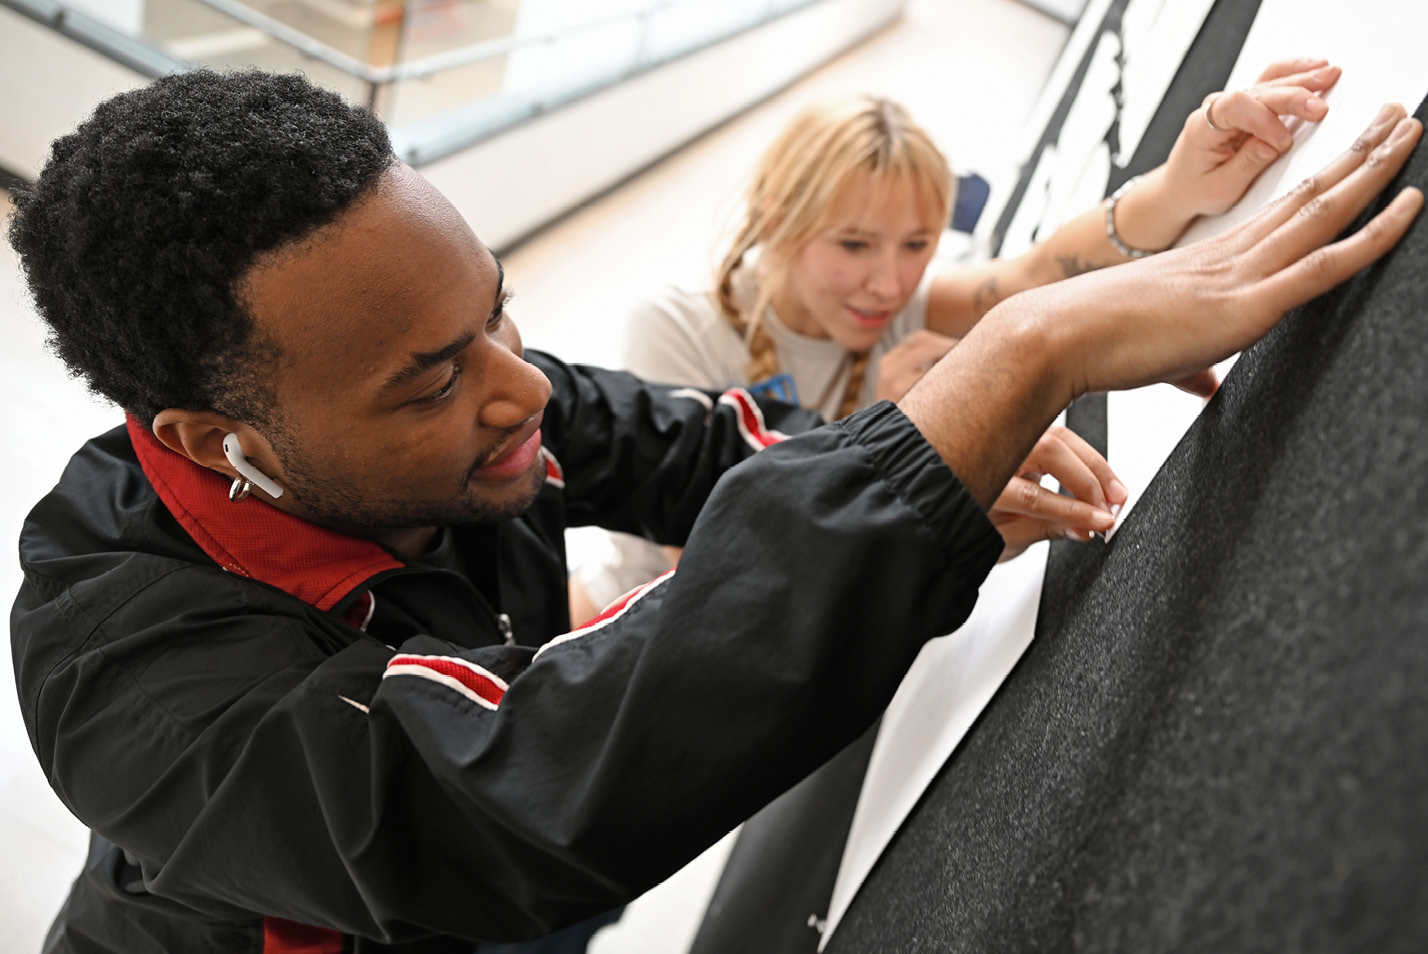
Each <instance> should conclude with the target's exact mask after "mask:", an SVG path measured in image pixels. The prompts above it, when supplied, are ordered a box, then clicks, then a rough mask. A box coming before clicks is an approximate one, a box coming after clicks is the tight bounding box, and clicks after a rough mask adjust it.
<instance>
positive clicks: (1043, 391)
mask: <svg viewBox="0 0 1428 954" xmlns="http://www.w3.org/2000/svg"><path fill="white" fill-rule="evenodd" d="M1422 132H1423V126H1422V124H1421V123H1419V122H1418V121H1417V120H1414V119H1408V118H1405V110H1404V109H1403V107H1402V106H1401V105H1396V104H1394V105H1389V106H1385V107H1384V109H1383V110H1382V112H1380V114H1379V115H1378V116H1377V117H1375V119H1374V120H1373V122H1372V123H1370V125H1369V128H1368V129H1366V130H1365V131H1364V132H1363V134H1362V135H1360V136H1359V137H1358V139H1356V140H1355V141H1354V143H1353V145H1352V146H1350V147H1349V149H1348V151H1347V152H1345V153H1343V154H1342V155H1340V156H1339V157H1338V158H1336V159H1335V160H1334V161H1332V162H1330V163H1329V164H1328V165H1327V166H1325V167H1324V168H1323V169H1321V170H1320V171H1319V172H1318V173H1317V174H1315V175H1313V176H1310V177H1309V178H1307V179H1305V180H1304V181H1303V182H1301V183H1300V184H1299V185H1298V186H1297V187H1295V188H1294V189H1293V190H1291V191H1290V192H1289V193H1288V194H1287V195H1285V196H1283V197H1282V198H1279V199H1276V200H1275V201H1274V202H1271V203H1269V204H1268V205H1266V206H1265V207H1264V208H1263V209H1261V210H1260V211H1259V213H1258V214H1256V215H1255V216H1254V217H1253V218H1251V219H1249V220H1248V221H1246V222H1243V223H1241V224H1240V225H1238V226H1236V227H1234V228H1232V229H1229V230H1228V231H1226V232H1223V233H1221V234H1220V235H1217V236H1215V237H1214V238H1211V239H1207V240H1205V241H1202V242H1196V243H1194V244H1193V245H1187V246H1185V247H1184V248H1179V249H1174V250H1172V251H1169V252H1165V253H1163V254H1160V255H1154V256H1151V257H1149V258H1143V259H1139V260H1137V261H1133V262H1129V263H1127V264H1124V265H1119V266H1117V267H1115V268H1107V269H1103V270H1101V271H1098V272H1091V273H1089V274H1085V275H1080V276H1077V277H1075V278H1071V279H1069V280H1067V281H1064V282H1057V283H1056V284H1054V285H1047V286H1043V287H1040V288H1033V289H1031V290H1028V291H1024V292H1022V293H1020V294H1017V295H1013V296H1012V297H1010V298H1008V299H1006V300H1005V301H1003V302H1002V303H1001V304H999V305H997V306H996V307H995V308H993V309H992V310H991V311H990V312H989V313H988V314H987V316H986V318H984V319H983V320H982V321H981V322H979V323H978V324H977V326H976V327H975V328H973V329H972V330H971V331H970V332H969V333H968V334H967V336H966V337H965V338H963V339H962V342H961V343H960V344H959V345H958V346H957V347H956V348H955V349H954V350H953V351H952V352H951V353H950V354H948V355H947V357H946V358H944V359H943V360H942V361H940V362H938V364H937V365H936V366H935V367H934V368H933V369H932V370H931V372H929V373H928V374H927V375H926V376H924V377H923V378H922V380H921V381H919V382H918V383H917V384H916V385H914V386H913V387H912V388H911V389H910V390H909V391H908V393H907V394H906V395H904V396H903V398H902V399H901V400H900V401H899V402H898V406H899V407H900V408H901V409H902V411H903V413H904V414H906V415H907V417H908V418H909V420H911V421H912V423H913V424H914V425H915V426H916V427H917V428H918V430H920V431H921V432H922V434H923V436H924V437H926V438H927V440H928V441H929V442H930V443H931V444H932V446H933V447H934V448H936V449H937V452H938V453H939V454H940V455H941V456H942V459H943V460H944V461H946V462H947V466H949V467H951V468H952V471H953V472H954V473H955V474H957V476H958V477H959V478H961V481H962V484H963V485H964V486H965V487H966V488H967V490H968V491H969V492H970V493H971V494H972V496H973V498H974V499H976V500H977V501H979V502H980V503H981V504H982V505H983V506H984V507H990V506H991V505H992V503H993V502H994V501H996V499H997V496H998V494H1000V493H1001V492H1002V490H1003V489H1004V488H1005V487H1006V486H1007V480H1008V476H1009V475H1012V474H1015V473H1016V470H1017V466H1018V464H1019V463H1020V462H1021V460H1022V459H1023V458H1024V457H1025V456H1026V452H1027V449H1029V448H1030V447H1032V445H1033V443H1034V442H1035V440H1036V438H1037V437H1038V436H1039V435H1040V434H1041V432H1042V431H1043V430H1044V429H1045V427H1046V424H1047V423H1049V422H1050V421H1051V420H1053V419H1054V418H1055V416H1056V415H1057V414H1058V413H1059V412H1060V411H1061V410H1062V409H1064V408H1065V407H1066V406H1067V405H1068V404H1070V403H1071V401H1072V400H1074V399H1075V398H1077V397H1079V396H1080V395H1082V394H1085V393H1087V392H1089V391H1109V390H1123V389H1130V388H1137V387H1141V386H1143V385H1146V384H1154V383H1156V382H1158V381H1173V382H1177V383H1180V384H1181V385H1182V386H1187V385H1188V386H1189V387H1190V388H1192V389H1193V390H1195V392H1196V393H1202V394H1203V393H1209V392H1211V391H1213V390H1214V384H1215V380H1214V375H1213V372H1211V371H1207V370H1206V369H1209V368H1211V367H1212V366H1213V365H1214V364H1215V362H1217V361H1221V360H1223V359H1224V358H1227V357H1229V356H1230V355H1232V354H1235V353H1236V352H1239V351H1242V350H1244V349H1245V348H1246V347H1248V346H1249V345H1251V344H1254V343H1255V342H1256V341H1258V340H1259V339H1260V338H1261V337H1263V336H1264V334H1265V333H1266V332H1267V331H1269V329H1270V328H1272V327H1274V325H1275V324H1276V323H1277V322H1278V321H1279V320H1280V318H1282V317H1283V316H1284V314H1285V313H1286V312H1288V311H1289V310H1290V309H1292V308H1295V307H1297V306H1299V305H1302V304H1304V303H1305V302H1307V301H1309V300H1311V299H1313V298H1315V297H1317V296H1319V295H1321V294H1323V293H1324V292H1326V291H1328V290H1329V289H1331V288H1333V287H1334V286H1335V285H1338V284H1339V283H1340V282H1343V281H1345V280H1346V279H1348V278H1350V277H1351V276H1353V275H1354V274H1355V273H1356V272H1358V271H1359V270H1361V269H1363V268H1365V267H1366V266H1368V265H1370V264H1371V263H1373V262H1374V261H1376V260H1377V259H1378V258H1380V257H1381V256H1382V255H1384V254H1385V253H1386V252H1387V251H1388V250H1389V249H1390V248H1392V247H1393V245H1394V244H1395V243H1396V242H1397V241H1398V240H1399V239H1400V238H1402V237H1403V234H1404V233H1405V232H1406V231H1407V230H1408V227H1409V226H1410V225H1411V224H1412V223H1413V220H1414V219H1415V218H1416V217H1417V215H1418V213H1419V212H1420V211H1421V210H1422V208H1423V193H1422V192H1421V191H1419V190H1418V189H1416V188H1405V189H1403V190H1401V191H1400V192H1399V193H1398V194H1397V195H1395V196H1393V197H1392V199H1391V201H1388V203H1387V205H1385V206H1384V207H1383V208H1381V209H1380V210H1379V211H1378V212H1377V214H1375V215H1374V216H1373V217H1372V218H1371V219H1369V220H1368V222H1367V223H1366V224H1365V225H1364V226H1363V227H1362V228H1360V229H1358V230H1357V231H1354V232H1350V233H1347V234H1346V233H1345V230H1346V229H1347V228H1348V227H1349V225H1350V224H1351V223H1352V222H1353V221H1354V219H1355V218H1357V217H1358V215H1359V213H1360V212H1362V211H1363V210H1364V209H1365V208H1367V207H1368V206H1369V205H1370V203H1372V202H1373V201H1374V200H1375V198H1376V197H1378V196H1379V194H1380V193H1382V192H1383V190H1384V189H1385V187H1387V186H1388V184H1389V182H1391V181H1392V179H1393V178H1394V176H1395V175H1397V174H1398V172H1399V171H1400V170H1401V169H1402V168H1403V166H1404V163H1406V162H1407V161H1408V157H1409V154H1410V153H1411V152H1412V151H1413V147H1414V146H1415V145H1416V144H1417V143H1418V140H1419V137H1420V136H1421V135H1422Z"/></svg>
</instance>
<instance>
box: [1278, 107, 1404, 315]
mask: <svg viewBox="0 0 1428 954" xmlns="http://www.w3.org/2000/svg"><path fill="white" fill-rule="evenodd" d="M1422 132H1423V126H1422V124H1421V123H1419V122H1418V121H1417V120H1416V119H1404V120H1402V121H1400V122H1399V123H1398V124H1397V126H1395V127H1394V129H1393V133H1392V135H1391V136H1389V137H1388V139H1387V140H1386V141H1385V142H1383V143H1381V144H1379V145H1378V146H1377V147H1375V148H1374V149H1372V150H1371V151H1370V152H1368V153H1367V154H1365V155H1364V158H1363V160H1362V161H1361V162H1360V164H1359V166H1358V167H1357V168H1356V169H1354V170H1353V171H1352V172H1350V173H1349V174H1348V175H1347V176H1345V177H1344V178H1342V179H1340V180H1339V181H1338V182H1336V183H1334V184H1333V186H1332V187H1330V188H1328V189H1325V190H1321V191H1319V192H1318V193H1317V194H1313V195H1307V194H1305V195H1301V198H1302V199H1303V201H1302V202H1300V203H1299V205H1298V208H1296V209H1295V210H1294V212H1293V215H1292V216H1291V217H1290V218H1289V219H1287V220H1286V221H1284V222H1283V223H1282V224H1281V225H1280V227H1279V228H1277V229H1276V230H1275V231H1274V232H1273V233H1272V234H1271V235H1269V237H1268V238H1267V239H1266V241H1264V242H1263V243H1261V245H1260V247H1259V248H1258V249H1256V251H1257V252H1258V253H1259V260H1260V262H1261V263H1262V267H1263V268H1264V272H1263V274H1265V275H1266V276H1271V275H1275V274H1277V273H1279V272H1281V271H1283V270H1284V269H1286V268H1288V267H1289V266H1290V265H1292V264H1294V263H1296V262H1299V261H1300V260H1301V259H1304V258H1305V257H1306V256H1310V255H1313V256H1314V257H1315V258H1316V260H1319V261H1316V262H1315V268H1314V269H1313V271H1319V270H1320V268H1319V266H1320V265H1323V264H1327V260H1328V259H1337V258H1339V257H1341V256H1340V255H1339V254H1338V253H1333V254H1329V253H1328V252H1327V250H1322V251H1321V250H1320V248H1321V246H1323V245H1324V244H1325V243H1327V242H1330V241H1332V240H1333V239H1334V238H1335V237H1336V236H1338V235H1339V234H1341V233H1342V232H1343V231H1344V229H1346V228H1348V226H1349V224H1350V223H1352V222H1353V220H1354V219H1356V218H1358V216H1359V213H1361V212H1362V211H1363V210H1364V209H1365V208H1367V207H1368V205H1369V203H1370V202H1372V201H1373V200H1374V199H1375V198H1376V197H1377V196H1378V195H1379V194H1380V193H1381V192H1383V190H1384V188H1385V187H1386V186H1387V185H1388V183H1389V182H1390V181H1392V179H1393V177H1394V176H1396V175H1398V172H1399V170H1400V169H1402V168H1403V164H1404V163H1405V162H1407V161H1408V156H1409V153H1411V152H1412V151H1413V147H1414V145H1416V144H1417V142H1418V138H1419V136H1420V135H1421V134H1422ZM1403 211H1404V210H1402V209H1400V210H1399V213H1398V214H1402V213H1403ZM1409 218H1410V220H1411V216H1410V217H1409ZM1404 227H1405V228H1406V227H1407V223H1406V222H1405V223H1404ZM1378 228H1382V226H1379V227H1378ZM1399 234H1402V233H1401V232H1400V233H1399ZM1350 247H1351V248H1361V247H1364V246H1363V243H1359V244H1358V245H1356V246H1350ZM1384 248H1387V246H1384ZM1379 254H1382V252H1381V251H1380V253H1379ZM1369 261H1371V259H1365V260H1363V261H1362V262H1361V263H1360V264H1359V265H1358V266H1357V267H1356V268H1355V269H1352V270H1350V271H1348V272H1346V273H1343V275H1342V276H1341V277H1340V278H1338V279H1335V280H1334V281H1332V282H1330V283H1329V284H1326V285H1323V286H1322V287H1320V288H1319V291H1315V292H1314V293H1313V295H1309V296H1308V298H1312V297H1313V296H1314V295H1317V294H1319V292H1320V291H1324V290H1326V289H1328V288H1330V287H1332V286H1333V285H1334V284H1336V283H1337V282H1338V281H1342V280H1343V279H1344V278H1347V277H1348V276H1349V275H1351V274H1353V272H1354V271H1356V270H1357V268H1362V267H1363V265H1366V264H1368V262H1369ZM1308 298H1306V299H1305V300H1306V301H1307V300H1308Z"/></svg>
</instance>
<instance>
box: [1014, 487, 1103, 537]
mask: <svg viewBox="0 0 1428 954" xmlns="http://www.w3.org/2000/svg"><path fill="white" fill-rule="evenodd" d="M996 511H1001V512H1002V514H1003V515H1014V516H1020V517H1035V518H1037V519H1040V520H1045V521H1052V522H1054V523H1061V524H1066V525H1067V526H1068V527H1071V528H1076V529H1082V530H1088V531H1091V530H1094V531H1102V530H1109V529H1110V528H1111V526H1112V525H1114V523H1115V518H1114V517H1112V516H1111V515H1110V513H1108V512H1107V511H1105V510H1102V509H1101V508H1099V507H1093V506H1091V505H1090V504H1089V503H1087V502H1085V501H1084V500H1076V499H1073V498H1071V497H1067V496H1065V495H1064V494H1058V493H1053V492H1052V491H1050V490H1047V489H1046V488H1045V487H1043V486H1041V485H1040V484H1038V483H1036V482H1035V481H1031V480H1027V479H1025V478H1024V477H1013V478H1012V479H1011V481H1010V482H1008V484H1007V486H1006V488H1005V489H1004V490H1003V491H1002V493H1001V496H999V497H998V498H997V501H996V503H995V504H993V512H994V513H995V512H996Z"/></svg>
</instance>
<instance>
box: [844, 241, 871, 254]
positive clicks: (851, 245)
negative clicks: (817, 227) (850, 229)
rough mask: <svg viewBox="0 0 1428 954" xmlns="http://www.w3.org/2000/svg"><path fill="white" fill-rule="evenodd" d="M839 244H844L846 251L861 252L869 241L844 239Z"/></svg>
mask: <svg viewBox="0 0 1428 954" xmlns="http://www.w3.org/2000/svg"><path fill="white" fill-rule="evenodd" d="M838 244H839V245H842V246H843V249H844V251H848V252H861V251H862V250H863V249H865V248H867V247H868V243H867V242H860V241H858V240H857V239H843V240H842V241H840V242H839V243H838Z"/></svg>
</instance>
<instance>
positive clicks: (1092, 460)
mask: <svg viewBox="0 0 1428 954" xmlns="http://www.w3.org/2000/svg"><path fill="white" fill-rule="evenodd" d="M1050 433H1052V434H1054V435H1055V436H1056V437H1058V438H1059V439H1060V440H1061V441H1062V442H1063V443H1064V444H1065V445H1066V446H1067V447H1068V448H1069V449H1070V450H1071V452H1072V453H1074V454H1075V455H1076V456H1077V457H1079V458H1080V459H1081V461H1082V463H1084V464H1085V465H1086V467H1087V468H1089V469H1090V471H1091V474H1092V475H1093V476H1094V478H1095V482H1096V485H1097V487H1098V488H1099V489H1100V490H1101V491H1102V499H1101V501H1100V502H1099V503H1098V506H1105V507H1107V508H1108V509H1110V508H1114V507H1116V506H1117V505H1119V504H1123V503H1125V502H1126V500H1128V499H1129V498H1130V492H1129V491H1128V490H1126V488H1125V485H1124V484H1122V483H1121V482H1120V480H1119V479H1118V478H1117V477H1116V472H1115V471H1114V470H1112V469H1111V463H1110V461H1108V460H1106V459H1105V458H1104V457H1102V456H1101V452H1100V451H1098V450H1096V449H1095V448H1094V447H1092V446H1091V445H1090V444H1089V443H1087V442H1086V439H1085V438H1084V437H1082V436H1081V435H1080V434H1077V433H1076V432H1075V431H1073V430H1071V429H1070V428H1069V427H1054V428H1052V429H1051V431H1050ZM1052 476H1055V474H1053V475H1052ZM1057 479H1058V480H1059V479H1060V478H1057ZM1062 486H1066V485H1065V483H1064V482H1063V483H1062ZM1066 489H1068V490H1070V491H1071V492H1072V493H1073V494H1076V496H1077V497H1080V498H1081V499H1082V500H1091V501H1092V502H1093V503H1096V501H1094V500H1092V498H1091V497H1090V496H1089V495H1087V494H1083V493H1079V492H1077V491H1076V489H1075V488H1073V487H1067V488H1066Z"/></svg>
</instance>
